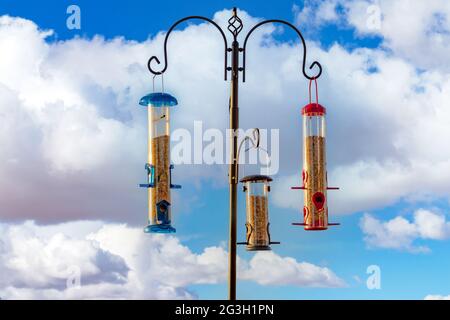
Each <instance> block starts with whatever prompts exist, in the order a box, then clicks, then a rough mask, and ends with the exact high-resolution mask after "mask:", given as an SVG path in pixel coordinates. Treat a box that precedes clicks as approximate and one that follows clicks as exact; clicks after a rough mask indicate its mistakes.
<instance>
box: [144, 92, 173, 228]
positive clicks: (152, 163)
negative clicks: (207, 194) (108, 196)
mask: <svg viewBox="0 0 450 320" xmlns="http://www.w3.org/2000/svg"><path fill="white" fill-rule="evenodd" d="M139 104H140V105H141V106H145V107H148V109H147V112H148V157H147V163H146V165H145V169H146V171H147V177H148V178H147V183H146V184H141V185H140V187H143V188H148V225H147V226H146V227H145V229H144V232H146V233H173V232H175V231H176V230H175V228H174V227H172V213H171V199H170V189H179V188H181V186H179V185H174V184H172V174H171V173H172V169H173V165H171V164H170V112H169V110H170V107H173V106H176V105H177V104H178V102H177V99H176V98H175V97H173V96H172V95H170V94H168V93H162V92H155V93H150V94H148V95H146V96H145V97H142V98H141V100H140V101H139Z"/></svg>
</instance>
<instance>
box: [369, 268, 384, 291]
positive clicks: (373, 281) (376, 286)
mask: <svg viewBox="0 0 450 320" xmlns="http://www.w3.org/2000/svg"><path fill="white" fill-rule="evenodd" d="M367 274H370V276H369V277H368V278H367V282H366V284H367V289H369V290H380V289H381V269H380V267H379V266H377V265H370V266H368V267H367Z"/></svg>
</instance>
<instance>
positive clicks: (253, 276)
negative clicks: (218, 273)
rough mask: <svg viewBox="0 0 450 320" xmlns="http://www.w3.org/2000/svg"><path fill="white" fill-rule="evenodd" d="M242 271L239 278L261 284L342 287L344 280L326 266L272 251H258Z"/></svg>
mask: <svg viewBox="0 0 450 320" xmlns="http://www.w3.org/2000/svg"><path fill="white" fill-rule="evenodd" d="M249 265H250V268H248V269H247V270H243V271H242V276H241V278H242V279H244V280H252V281H255V282H256V283H259V284H261V285H294V286H295V285H297V286H301V287H303V286H311V287H324V286H325V287H343V286H345V282H344V281H343V280H341V279H339V278H338V277H336V275H335V274H334V273H333V271H331V270H330V269H328V268H324V267H319V266H316V265H314V264H311V263H307V262H297V261H296V260H295V259H294V258H291V257H280V256H278V255H277V254H275V253H273V252H258V253H257V254H256V255H255V256H254V257H253V258H252V259H251V260H250V262H249Z"/></svg>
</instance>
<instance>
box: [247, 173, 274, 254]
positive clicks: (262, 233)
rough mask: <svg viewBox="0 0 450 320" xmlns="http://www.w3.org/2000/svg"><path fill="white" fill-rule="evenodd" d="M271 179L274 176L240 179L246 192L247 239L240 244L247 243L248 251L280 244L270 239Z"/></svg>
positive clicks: (268, 248)
mask: <svg viewBox="0 0 450 320" xmlns="http://www.w3.org/2000/svg"><path fill="white" fill-rule="evenodd" d="M270 181H272V178H270V177H268V176H264V175H251V176H246V177H244V178H242V179H241V180H240V182H242V183H243V184H244V187H243V191H244V192H245V193H246V196H245V198H246V207H247V208H246V211H247V222H246V224H245V226H246V228H247V238H246V239H247V241H246V242H239V243H238V244H245V245H246V246H247V250H248V251H258V250H270V245H271V244H279V242H271V240H270V232H269V224H270V223H269V209H268V208H269V192H270V185H269V182H270Z"/></svg>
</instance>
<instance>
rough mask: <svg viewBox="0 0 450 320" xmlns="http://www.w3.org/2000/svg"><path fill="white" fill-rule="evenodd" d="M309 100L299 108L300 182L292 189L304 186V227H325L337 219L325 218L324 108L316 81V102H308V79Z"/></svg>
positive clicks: (326, 200) (326, 187) (326, 214)
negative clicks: (300, 116) (301, 136)
mask: <svg viewBox="0 0 450 320" xmlns="http://www.w3.org/2000/svg"><path fill="white" fill-rule="evenodd" d="M309 92H310V103H309V104H307V105H306V106H305V107H303V108H302V118H303V171H302V180H303V186H301V187H292V189H301V190H304V207H303V221H304V222H303V223H293V225H301V226H304V228H305V230H326V229H328V226H331V225H338V223H329V222H328V198H327V190H337V189H339V188H336V187H328V181H327V169H326V148H325V128H326V127H325V115H326V109H325V107H324V106H322V105H320V104H319V103H318V90H317V82H316V103H311V82H310V84H309Z"/></svg>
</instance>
